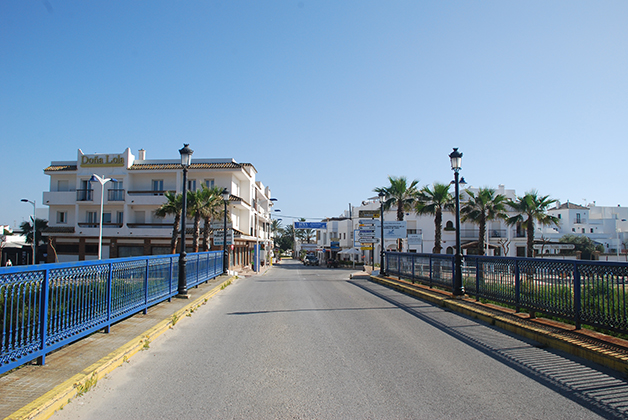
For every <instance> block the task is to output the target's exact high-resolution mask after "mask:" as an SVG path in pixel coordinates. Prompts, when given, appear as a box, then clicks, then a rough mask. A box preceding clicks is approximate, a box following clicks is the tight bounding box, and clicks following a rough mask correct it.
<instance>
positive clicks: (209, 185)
mask: <svg viewBox="0 0 628 420" xmlns="http://www.w3.org/2000/svg"><path fill="white" fill-rule="evenodd" d="M205 186H206V187H207V188H214V180H213V179H206V180H205Z"/></svg>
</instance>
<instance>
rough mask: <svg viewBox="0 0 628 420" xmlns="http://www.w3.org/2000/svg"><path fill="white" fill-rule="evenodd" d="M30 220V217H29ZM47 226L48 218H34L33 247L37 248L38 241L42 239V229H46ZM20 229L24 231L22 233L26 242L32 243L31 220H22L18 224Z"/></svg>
mask: <svg viewBox="0 0 628 420" xmlns="http://www.w3.org/2000/svg"><path fill="white" fill-rule="evenodd" d="M31 220H32V217H31ZM47 227H48V220H46V219H39V218H37V219H35V228H36V232H35V249H37V247H38V246H39V243H40V242H41V241H42V235H41V234H42V233H43V232H44V229H46V228H47ZM20 229H21V230H22V232H23V233H24V235H25V236H26V243H27V244H32V243H33V225H32V223H31V222H22V223H21V224H20Z"/></svg>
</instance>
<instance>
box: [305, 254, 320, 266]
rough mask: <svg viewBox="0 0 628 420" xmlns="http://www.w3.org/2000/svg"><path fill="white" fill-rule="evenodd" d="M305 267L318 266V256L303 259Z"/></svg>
mask: <svg viewBox="0 0 628 420" xmlns="http://www.w3.org/2000/svg"><path fill="white" fill-rule="evenodd" d="M303 264H304V265H318V257H317V256H316V255H308V256H306V257H305V258H304V259H303Z"/></svg>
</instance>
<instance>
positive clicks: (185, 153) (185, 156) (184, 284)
mask: <svg viewBox="0 0 628 420" xmlns="http://www.w3.org/2000/svg"><path fill="white" fill-rule="evenodd" d="M192 153H194V150H192V149H190V147H189V144H185V143H183V148H182V149H179V154H181V167H182V168H183V200H181V249H180V252H179V282H178V287H177V292H178V295H177V297H181V298H186V299H187V298H189V295H188V279H187V267H186V264H187V259H186V256H187V254H186V253H185V230H186V227H185V219H186V218H187V202H188V168H189V167H190V164H191V163H192Z"/></svg>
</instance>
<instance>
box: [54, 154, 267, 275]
mask: <svg viewBox="0 0 628 420" xmlns="http://www.w3.org/2000/svg"><path fill="white" fill-rule="evenodd" d="M177 150H178V148H177V147H176V146H174V147H173V154H174V155H175V156H176V157H175V158H173V159H147V157H146V151H145V150H139V152H138V154H137V156H135V155H134V154H133V153H132V152H131V150H130V149H128V148H127V149H126V150H124V151H123V152H121V153H119V152H115V151H114V152H112V153H93V154H86V153H83V152H82V151H81V150H80V149H79V150H78V153H77V156H76V159H75V160H68V161H55V162H51V163H50V166H48V167H47V168H45V169H44V173H45V174H46V175H48V176H49V177H50V189H49V191H46V192H44V197H43V203H44V205H47V206H48V207H49V214H50V217H49V219H50V220H49V229H48V230H47V232H46V233H47V235H48V236H49V238H50V244H51V247H50V248H51V249H49V252H48V255H49V260H50V261H49V262H53V261H55V256H56V259H57V260H58V261H61V262H66V261H77V260H89V259H96V258H97V250H98V236H99V228H100V219H101V214H100V209H101V197H103V202H102V208H103V211H102V232H103V247H102V249H103V252H102V256H103V258H104V259H106V258H116V257H126V256H136V255H156V254H169V253H171V252H172V248H171V239H172V237H173V222H174V214H171V213H167V214H166V215H165V216H164V217H160V216H159V213H158V212H157V210H158V209H159V208H160V207H161V206H162V205H163V204H165V203H166V202H167V201H168V197H169V196H170V194H166V193H172V194H175V195H176V194H181V193H182V191H183V171H182V168H181V161H180V157H179V155H178V152H177ZM92 175H98V176H100V177H101V178H108V179H110V181H108V182H107V183H105V185H104V191H103V190H101V185H100V183H99V182H91V181H90V180H91V178H92ZM187 184H188V185H187V186H188V191H191V192H194V191H198V190H201V189H202V188H204V187H208V188H211V187H220V188H221V189H222V188H226V189H227V190H228V191H229V192H230V199H229V206H228V212H227V214H228V216H229V219H230V221H229V225H230V226H233V232H234V234H235V235H234V240H233V250H232V251H231V253H232V257H231V259H230V262H231V266H232V267H237V266H245V265H248V264H249V263H250V261H249V260H250V258H251V257H250V256H251V255H252V249H253V246H254V245H255V244H256V243H260V244H262V247H266V246H268V247H269V248H270V246H271V245H272V244H271V238H270V223H271V221H270V212H271V207H272V205H273V204H272V201H271V200H270V198H271V195H270V189H269V188H268V187H265V186H264V185H263V184H262V183H261V182H260V181H258V180H257V170H256V169H255V167H254V166H253V165H252V164H250V163H238V162H236V161H235V160H234V159H210V158H199V157H196V158H193V159H192V164H191V165H190V167H189V169H188V175H187ZM221 203H222V202H221ZM221 209H222V204H221ZM188 220H189V222H188V223H187V227H188V228H187V229H186V230H187V233H188V235H186V240H187V243H186V248H187V251H188V252H191V251H193V250H194V249H196V247H195V244H194V243H192V242H193V231H192V226H193V225H194V224H193V222H192V219H188ZM214 222H217V221H214ZM220 222H221V223H220V228H221V229H222V227H223V223H222V220H220ZM202 228H203V226H202V224H201V229H202ZM210 228H212V227H211V226H210ZM177 236H178V233H177V234H175V237H177ZM201 239H202V235H201ZM207 247H208V248H211V249H222V248H221V247H218V246H217V244H214V243H212V241H211V240H210V243H209V244H208V246H207ZM179 249H180V247H179V248H177V249H176V252H178V251H179ZM198 249H199V251H203V250H204V248H203V243H202V241H201V243H200V244H199V245H198Z"/></svg>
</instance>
